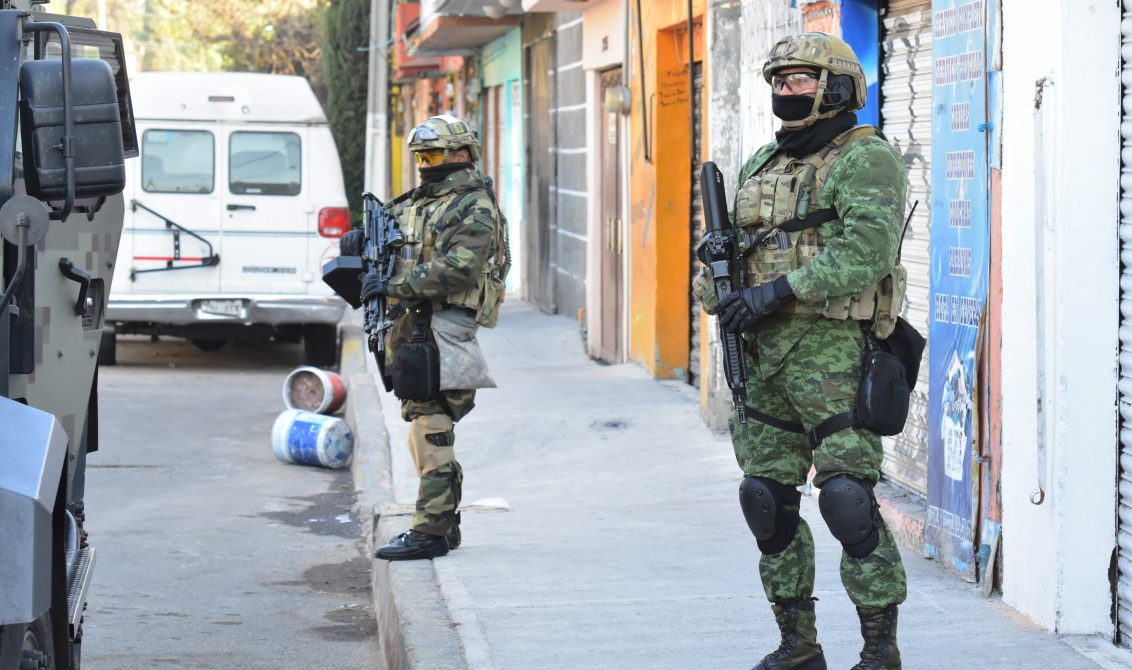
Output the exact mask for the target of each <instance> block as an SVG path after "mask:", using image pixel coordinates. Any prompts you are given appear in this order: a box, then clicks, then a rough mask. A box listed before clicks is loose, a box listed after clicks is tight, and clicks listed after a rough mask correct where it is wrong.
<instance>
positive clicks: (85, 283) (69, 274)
mask: <svg viewBox="0 0 1132 670" xmlns="http://www.w3.org/2000/svg"><path fill="white" fill-rule="evenodd" d="M59 272H62V273H63V276H64V277H66V278H67V279H70V280H71V281H73V282H75V283H77V284H78V285H79V299H78V300H76V301H75V316H82V315H83V312H84V310H85V308H86V294H87V291H88V290H89V289H90V273H88V272H86V271H85V270H80V269H79V268H77V267H75V264H74V263H72V262H71V261H70V260H68V259H66V258H60V259H59Z"/></svg>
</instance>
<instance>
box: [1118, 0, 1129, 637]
mask: <svg viewBox="0 0 1132 670" xmlns="http://www.w3.org/2000/svg"><path fill="white" fill-rule="evenodd" d="M1120 30H1121V33H1122V34H1121V41H1122V42H1123V43H1124V48H1123V49H1122V51H1123V53H1124V54H1125V58H1124V76H1123V79H1124V85H1125V89H1124V109H1125V115H1124V123H1122V124H1121V125H1120V135H1121V138H1122V144H1123V148H1124V151H1123V152H1122V155H1123V161H1122V163H1123V164H1122V165H1121V175H1120V187H1121V192H1120V198H1121V200H1120V211H1121V214H1122V217H1121V221H1120V239H1121V254H1120V256H1121V270H1120V272H1121V276H1120V289H1121V291H1120V314H1121V324H1120V389H1119V390H1120V424H1121V425H1120V480H1119V482H1118V486H1119V496H1120V503H1119V507H1118V513H1119V519H1120V520H1119V524H1118V525H1119V528H1118V531H1117V540H1116V542H1117V546H1118V555H1117V575H1118V576H1117V583H1116V600H1117V602H1116V618H1117V623H1116V625H1117V631H1118V635H1119V637H1120V640H1121V642H1122V643H1123V644H1124V645H1125V646H1130V647H1132V159H1130V156H1132V114H1130V113H1128V110H1132V107H1130V105H1132V58H1129V56H1128V55H1129V54H1130V53H1132V51H1130V49H1132V7H1129V5H1128V3H1125V7H1124V21H1123V23H1122V24H1121V28H1120Z"/></svg>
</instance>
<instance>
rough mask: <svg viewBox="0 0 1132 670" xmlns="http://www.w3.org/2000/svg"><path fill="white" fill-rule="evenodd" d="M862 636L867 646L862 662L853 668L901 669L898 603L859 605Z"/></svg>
mask: <svg viewBox="0 0 1132 670" xmlns="http://www.w3.org/2000/svg"><path fill="white" fill-rule="evenodd" d="M857 616H858V617H859V618H860V619H861V636H862V637H864V638H865V647H864V649H862V650H861V662H860V663H858V664H857V665H854V666H853V667H852V668H851V670H900V668H901V666H900V650H899V649H898V648H897V647H896V605H889V606H888V607H858V608H857Z"/></svg>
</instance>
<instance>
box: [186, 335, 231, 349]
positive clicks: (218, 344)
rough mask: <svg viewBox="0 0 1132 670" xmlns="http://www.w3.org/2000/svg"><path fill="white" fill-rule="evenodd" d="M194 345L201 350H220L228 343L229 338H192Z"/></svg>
mask: <svg viewBox="0 0 1132 670" xmlns="http://www.w3.org/2000/svg"><path fill="white" fill-rule="evenodd" d="M192 343H193V345H194V346H196V348H197V349H200V350H201V351H220V350H221V349H223V348H224V345H225V344H228V340H212V339H202V338H197V339H194V340H192Z"/></svg>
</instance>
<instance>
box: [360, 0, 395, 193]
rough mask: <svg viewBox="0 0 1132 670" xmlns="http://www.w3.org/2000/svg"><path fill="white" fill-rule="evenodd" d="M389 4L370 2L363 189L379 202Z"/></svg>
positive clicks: (385, 140)
mask: <svg viewBox="0 0 1132 670" xmlns="http://www.w3.org/2000/svg"><path fill="white" fill-rule="evenodd" d="M389 3H390V0H371V2H370V23H369V44H370V48H369V95H368V102H367V109H366V166H365V189H366V190H367V191H369V192H370V193H373V194H374V195H376V196H377V197H378V198H380V199H381V200H388V199H389V192H388V191H389V168H390V166H389V114H388V109H389V64H388V63H387V61H386V50H387V49H388V45H389V12H390V6H389Z"/></svg>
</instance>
